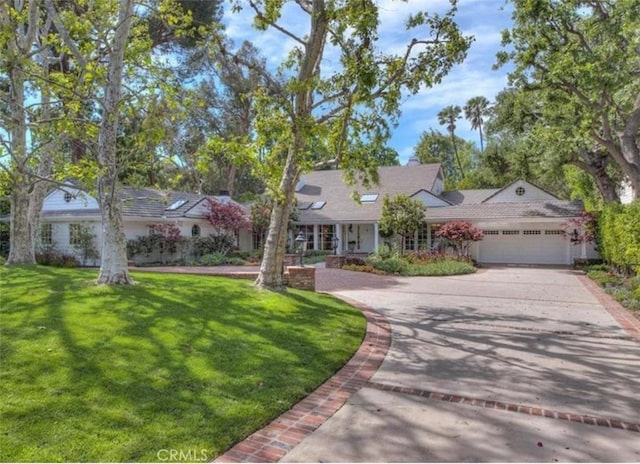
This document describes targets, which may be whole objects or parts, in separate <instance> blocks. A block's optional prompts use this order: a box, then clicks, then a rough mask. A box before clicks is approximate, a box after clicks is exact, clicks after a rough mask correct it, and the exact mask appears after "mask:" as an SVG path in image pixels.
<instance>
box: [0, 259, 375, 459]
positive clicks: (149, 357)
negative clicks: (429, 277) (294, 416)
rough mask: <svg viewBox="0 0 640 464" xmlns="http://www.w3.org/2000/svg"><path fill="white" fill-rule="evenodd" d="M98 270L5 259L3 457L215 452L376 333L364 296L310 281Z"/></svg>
mask: <svg viewBox="0 0 640 464" xmlns="http://www.w3.org/2000/svg"><path fill="white" fill-rule="evenodd" d="M95 277H96V271H95V270H70V269H54V268H46V267H20V268H7V267H3V268H0V279H1V286H2V288H1V293H0V299H1V300H0V301H1V306H0V328H1V333H0V395H1V396H0V461H4V462H6V461H40V462H42V461H93V462H105V461H159V460H162V459H164V458H166V456H165V454H166V455H167V456H168V454H167V451H166V450H179V452H181V453H182V456H183V458H184V457H185V456H186V457H191V458H193V460H203V459H204V458H206V459H212V458H213V457H215V456H216V455H218V454H220V453H221V452H223V451H224V450H225V449H227V448H228V447H229V446H231V445H232V444H233V443H235V442H237V441H239V440H241V439H242V438H243V437H245V436H247V435H248V434H250V433H251V432H253V431H254V430H256V429H258V428H260V427H261V426H263V425H264V424H266V423H268V422H269V421H270V420H271V419H273V418H274V417H276V416H277V415H279V414H280V413H282V412H283V411H286V410H287V409H289V408H290V407H291V406H292V405H293V404H295V403H296V402H297V401H298V400H299V399H301V398H302V397H304V396H305V395H306V394H308V393H310V392H311V391H312V390H313V389H314V388H315V387H316V386H317V385H319V384H320V383H321V382H322V381H323V380H325V379H326V378H327V377H329V376H330V375H331V374H332V373H334V372H335V371H336V370H337V369H339V368H340V367H341V366H342V365H343V364H344V363H345V362H346V361H347V360H348V358H349V357H350V356H351V355H352V354H353V353H354V351H355V350H356V349H357V348H358V346H359V344H360V342H361V340H362V337H363V336H364V331H365V324H366V322H365V319H364V317H363V316H362V315H361V314H360V313H359V312H358V311H357V310H355V309H354V308H352V307H350V306H348V305H346V304H344V303H342V302H340V301H338V300H336V299H334V298H331V297H327V296H322V295H318V294H314V293H310V292H302V291H293V290H291V291H289V292H288V293H287V294H284V295H283V294H277V293H271V292H264V291H263V292H260V291H257V290H255V289H254V288H253V287H252V283H251V282H248V281H240V280H233V279H223V278H214V277H207V276H201V277H200V276H178V275H167V274H163V275H162V274H149V273H143V274H134V278H135V279H136V281H137V282H138V285H136V286H134V287H126V288H124V287H104V286H101V287H96V286H94V285H93V279H95ZM162 450H164V451H162ZM195 451H197V453H196V452H195ZM158 452H161V453H164V454H160V455H159V454H158Z"/></svg>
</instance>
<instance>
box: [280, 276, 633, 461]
mask: <svg viewBox="0 0 640 464" xmlns="http://www.w3.org/2000/svg"><path fill="white" fill-rule="evenodd" d="M324 272H331V271H330V270H326V271H324ZM367 282H368V283H367V285H364V288H363V287H359V286H358V285H349V284H348V282H347V281H346V280H345V279H344V278H338V279H335V283H333V284H331V285H329V286H331V287H332V288H327V290H332V292H333V293H335V294H337V295H339V296H343V297H346V298H349V299H352V300H356V301H359V302H362V303H364V304H366V305H368V306H370V307H372V308H374V309H375V310H377V311H379V312H381V313H382V314H384V315H385V316H386V318H387V320H388V321H389V323H390V325H391V332H392V342H391V346H390V349H389V351H388V353H387V356H386V358H385V359H384V361H383V363H382V365H381V366H380V368H379V369H378V370H377V372H376V373H375V374H374V375H373V377H372V378H371V379H370V380H369V382H368V383H366V384H365V386H364V387H363V388H361V389H360V390H359V391H357V393H355V394H354V395H353V396H351V398H350V399H349V400H348V401H347V403H346V404H345V405H344V406H343V407H342V408H341V409H340V410H339V411H338V412H337V413H336V414H335V415H333V416H332V417H331V418H330V419H328V420H327V421H326V422H325V423H324V424H322V425H321V426H320V427H319V428H317V429H316V430H315V431H314V432H313V433H311V434H310V435H309V436H308V437H307V438H305V439H304V440H303V441H302V442H300V443H299V444H298V445H297V446H295V447H294V448H293V449H292V450H291V451H290V452H289V453H288V454H287V455H286V456H285V457H284V458H283V459H282V461H283V462H381V461H382V462H398V461H405V462H407V461H412V462H416V461H417V462H426V461H441V462H442V461H485V462H486V461H516V462H517V461H538V462H543V461H547V462H555V461H583V462H584V461H640V433H639V432H640V343H638V341H637V340H636V339H633V338H631V337H630V336H629V334H628V333H627V332H625V331H624V330H623V329H622V328H621V327H620V324H619V323H618V322H617V321H616V320H615V319H614V318H613V317H612V316H611V315H610V313H609V312H607V311H606V310H605V309H604V307H603V306H602V304H601V303H600V302H599V301H598V299H596V297H595V296H594V295H593V294H592V293H591V292H590V291H588V290H587V288H586V287H585V286H584V285H583V284H582V283H581V281H580V280H579V279H578V277H577V275H576V274H575V273H574V272H572V271H570V270H562V269H534V268H516V267H505V268H499V267H495V268H490V269H487V270H482V271H480V272H479V273H477V274H474V275H468V276H460V277H445V278H406V279H405V278H399V279H395V281H393V280H389V279H387V280H385V281H381V282H382V285H381V286H380V287H379V288H374V287H375V286H374V285H371V281H367ZM582 422H584V423H582ZM591 423H593V425H589V424H591Z"/></svg>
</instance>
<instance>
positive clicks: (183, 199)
mask: <svg viewBox="0 0 640 464" xmlns="http://www.w3.org/2000/svg"><path fill="white" fill-rule="evenodd" d="M207 198H210V199H218V200H222V201H224V200H225V199H228V197H217V196H212V195H202V194H198V193H189V192H179V191H171V190H169V191H167V190H156V189H152V188H146V187H128V186H123V187H122V190H121V199H122V215H123V216H125V217H142V218H147V217H148V218H167V219H176V218H182V217H195V216H200V214H198V212H197V210H196V209H195V208H196V207H197V206H198V205H199V204H201V203H202V202H204V201H205V199H207ZM194 211H195V213H194ZM42 214H43V217H55V216H70V217H84V216H93V215H100V210H99V209H95V208H78V209H65V210H43V212H42Z"/></svg>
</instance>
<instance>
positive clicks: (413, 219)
mask: <svg viewBox="0 0 640 464" xmlns="http://www.w3.org/2000/svg"><path fill="white" fill-rule="evenodd" d="M426 211H427V207H426V206H425V205H424V203H422V202H421V201H420V200H416V199H413V198H409V197H408V196H407V195H396V196H395V197H393V198H391V197H390V196H389V195H385V196H384V199H383V200H382V213H381V215H380V233H381V234H382V235H383V236H392V235H393V234H398V235H400V240H401V243H400V245H401V246H400V249H401V250H404V243H405V240H406V237H407V235H409V234H412V233H414V232H415V231H416V230H418V228H419V227H420V225H422V223H423V222H424V214H425V212H426Z"/></svg>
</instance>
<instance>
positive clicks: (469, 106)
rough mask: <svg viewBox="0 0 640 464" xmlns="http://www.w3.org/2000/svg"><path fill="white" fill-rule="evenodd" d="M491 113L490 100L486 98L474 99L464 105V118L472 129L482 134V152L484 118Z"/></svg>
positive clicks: (481, 144) (482, 148)
mask: <svg viewBox="0 0 640 464" xmlns="http://www.w3.org/2000/svg"><path fill="white" fill-rule="evenodd" d="M488 111H489V100H487V99H486V98H485V97H473V98H471V99H470V100H469V101H467V103H466V104H465V105H464V117H465V118H467V120H468V121H469V122H470V123H471V129H474V130H475V129H477V130H478V133H479V134H480V151H481V152H483V151H484V143H483V140H482V124H483V122H484V120H483V118H484V117H485V116H486V115H487V113H488Z"/></svg>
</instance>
